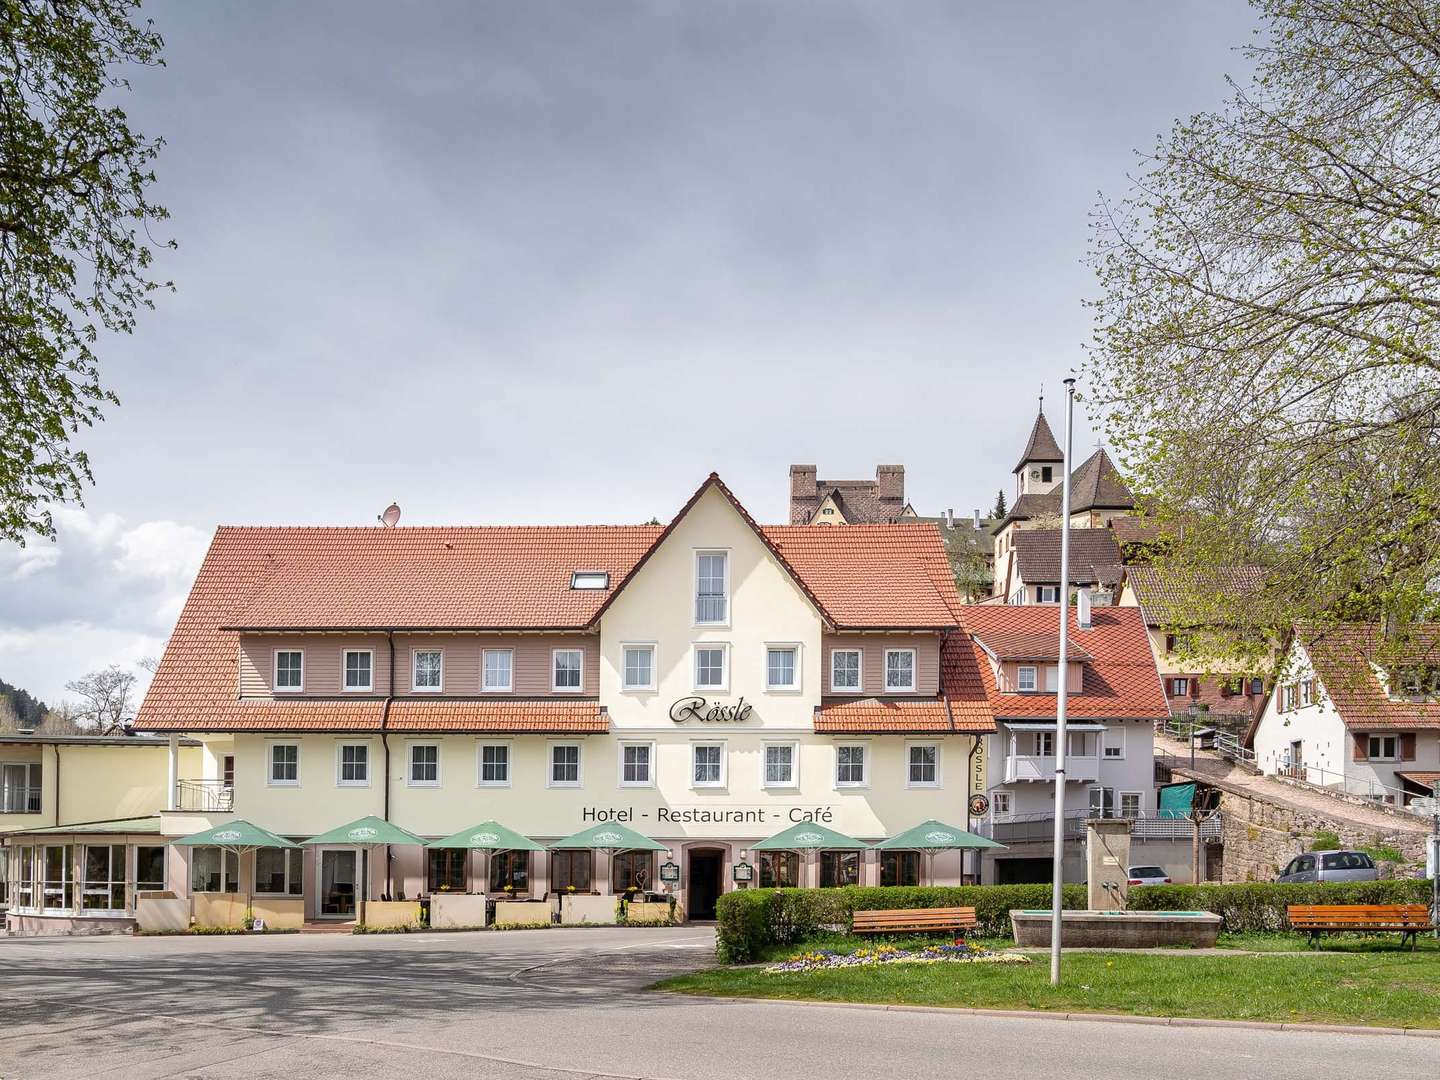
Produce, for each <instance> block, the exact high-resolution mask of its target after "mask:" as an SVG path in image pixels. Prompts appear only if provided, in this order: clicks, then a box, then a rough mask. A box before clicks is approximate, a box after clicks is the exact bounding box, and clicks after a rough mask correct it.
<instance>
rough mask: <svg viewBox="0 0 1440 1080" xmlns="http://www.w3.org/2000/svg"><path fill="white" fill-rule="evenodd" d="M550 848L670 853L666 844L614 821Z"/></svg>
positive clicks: (593, 826) (576, 834)
mask: <svg viewBox="0 0 1440 1080" xmlns="http://www.w3.org/2000/svg"><path fill="white" fill-rule="evenodd" d="M550 847H551V848H552V849H555V850H557V851H574V850H581V849H593V850H599V851H669V850H670V849H669V848H667V847H666V846H665V845H664V844H662V843H659V842H658V841H655V840H651V839H650V838H649V837H648V836H641V835H640V834H639V833H638V832H636V831H635V830H634V829H631V828H627V827H626V826H624V825H621V824H618V823H617V822H613V821H606V822H603V823H602V824H599V825H592V826H590V828H588V829H581V830H580V831H579V832H577V833H571V834H570V835H569V836H567V837H565V839H563V840H556V841H555V843H553V844H551V845H550Z"/></svg>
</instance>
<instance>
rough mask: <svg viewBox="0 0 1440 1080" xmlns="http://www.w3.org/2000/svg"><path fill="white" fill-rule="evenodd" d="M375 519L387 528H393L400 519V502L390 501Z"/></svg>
mask: <svg viewBox="0 0 1440 1080" xmlns="http://www.w3.org/2000/svg"><path fill="white" fill-rule="evenodd" d="M375 520H376V521H378V522H380V524H381V525H384V526H385V527H386V528H387V529H393V528H394V527H395V525H396V524H397V523H398V522H399V520H400V504H399V503H393V502H392V503H391V504H390V505H389V506H387V507H386V508H385V512H384V513H383V514H381V515H380V516H379V517H378V518H376V519H375Z"/></svg>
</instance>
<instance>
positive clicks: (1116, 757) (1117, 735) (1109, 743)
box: [1100, 728, 1125, 761]
mask: <svg viewBox="0 0 1440 1080" xmlns="http://www.w3.org/2000/svg"><path fill="white" fill-rule="evenodd" d="M1100 745H1101V748H1102V749H1101V751H1100V753H1101V756H1102V757H1104V758H1105V759H1106V760H1107V761H1124V760H1125V729H1124V728H1110V729H1108V730H1106V731H1102V732H1101V733H1100Z"/></svg>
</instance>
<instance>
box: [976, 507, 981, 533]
mask: <svg viewBox="0 0 1440 1080" xmlns="http://www.w3.org/2000/svg"><path fill="white" fill-rule="evenodd" d="M975 529H976V531H977V532H978V531H979V529H980V511H979V510H976V511H975Z"/></svg>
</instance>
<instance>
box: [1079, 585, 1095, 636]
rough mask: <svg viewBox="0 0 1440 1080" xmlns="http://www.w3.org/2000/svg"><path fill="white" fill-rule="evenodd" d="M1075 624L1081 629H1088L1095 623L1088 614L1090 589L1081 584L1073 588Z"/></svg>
mask: <svg viewBox="0 0 1440 1080" xmlns="http://www.w3.org/2000/svg"><path fill="white" fill-rule="evenodd" d="M1075 624H1076V625H1077V626H1078V627H1080V629H1081V630H1089V629H1090V628H1091V627H1093V626H1094V625H1095V620H1094V619H1093V618H1092V617H1091V614H1090V590H1089V589H1086V588H1084V587H1083V586H1082V587H1081V588H1079V589H1076V590H1075Z"/></svg>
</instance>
